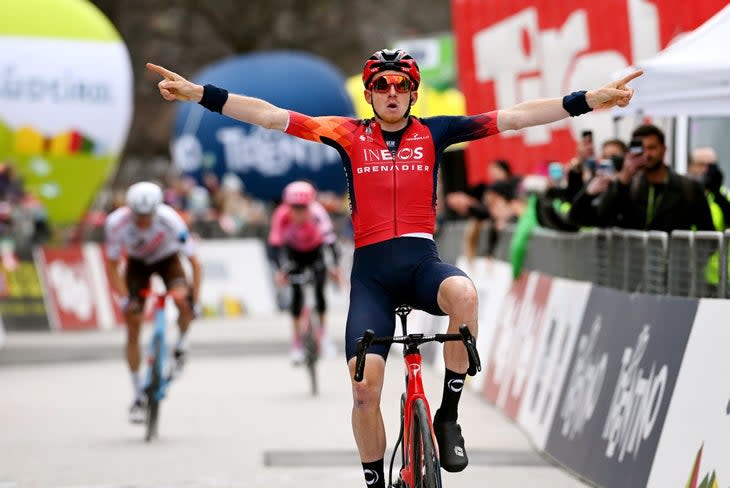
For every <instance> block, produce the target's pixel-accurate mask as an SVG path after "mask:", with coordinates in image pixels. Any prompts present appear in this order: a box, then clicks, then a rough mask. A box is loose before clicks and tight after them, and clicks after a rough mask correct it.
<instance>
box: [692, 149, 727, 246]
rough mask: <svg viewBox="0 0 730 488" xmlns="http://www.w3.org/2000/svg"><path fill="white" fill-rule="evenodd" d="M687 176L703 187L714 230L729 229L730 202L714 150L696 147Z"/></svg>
mask: <svg viewBox="0 0 730 488" xmlns="http://www.w3.org/2000/svg"><path fill="white" fill-rule="evenodd" d="M687 176H689V177H690V178H692V179H694V180H696V181H699V182H700V183H702V185H703V186H704V188H705V196H706V198H707V204H708V205H709V207H710V213H711V215H712V223H713V224H714V226H715V230H717V231H720V232H722V231H724V230H725V229H727V228H728V227H730V201H728V191H727V188H725V187H724V186H723V184H722V183H723V179H724V175H723V173H722V170H720V167H719V166H718V163H717V153H716V152H715V150H714V149H713V148H711V147H698V148H697V149H695V150H694V151H692V154H691V155H690V160H689V164H688V165H687Z"/></svg>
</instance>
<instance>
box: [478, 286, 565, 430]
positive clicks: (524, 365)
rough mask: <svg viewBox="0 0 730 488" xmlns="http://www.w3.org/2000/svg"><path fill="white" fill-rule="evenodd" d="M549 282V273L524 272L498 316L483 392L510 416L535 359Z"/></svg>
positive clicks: (515, 412) (516, 408) (523, 390)
mask: <svg viewBox="0 0 730 488" xmlns="http://www.w3.org/2000/svg"><path fill="white" fill-rule="evenodd" d="M551 284H552V278H551V277H549V276H544V275H540V274H538V273H523V275H522V276H521V277H520V278H519V279H518V280H517V281H515V282H514V283H513V285H512V288H511V289H510V291H509V293H508V294H507V296H506V297H505V299H504V301H503V302H502V306H501V308H500V311H499V314H498V316H497V329H496V331H495V333H494V339H493V340H492V347H491V351H490V354H489V355H488V360H487V370H486V380H485V384H484V393H485V396H486V397H487V399H488V400H489V401H491V402H493V403H494V404H496V405H497V406H498V407H500V408H501V409H502V410H503V411H504V413H506V414H507V415H508V416H509V417H510V418H512V419H516V418H517V414H518V413H519V410H520V405H521V403H522V399H523V397H524V395H525V390H526V386H527V383H528V380H529V379H530V374H531V373H532V369H533V366H534V363H535V358H536V352H537V349H538V346H539V339H540V333H541V330H542V326H543V315H544V314H545V307H546V305H547V301H548V297H549V295H550V286H551Z"/></svg>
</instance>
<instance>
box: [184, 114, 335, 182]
mask: <svg viewBox="0 0 730 488" xmlns="http://www.w3.org/2000/svg"><path fill="white" fill-rule="evenodd" d="M216 139H217V140H218V142H220V143H221V146H222V148H223V158H224V161H225V164H226V168H227V169H228V170H229V171H234V172H241V173H247V172H249V171H257V172H259V173H261V174H262V175H263V176H281V175H285V174H287V173H289V171H291V169H292V168H294V167H298V168H302V169H306V170H310V171H320V170H321V169H322V168H323V167H325V166H329V165H333V164H340V162H341V160H340V156H339V154H337V151H336V150H335V149H333V148H331V147H329V146H326V145H324V144H317V143H315V142H311V141H305V140H302V139H299V138H296V137H290V136H288V135H286V134H284V133H283V132H281V131H278V130H271V129H264V128H263V127H259V126H252V128H251V130H250V131H248V132H247V131H245V130H243V129H242V128H241V127H222V128H220V129H218V131H217V132H216ZM173 155H174V158H175V164H176V165H178V166H179V167H180V168H182V169H184V170H185V171H194V170H196V169H198V168H200V167H201V165H202V164H203V159H204V157H203V156H204V155H203V146H202V144H201V142H200V141H199V140H198V139H197V138H196V137H194V136H189V135H188V136H182V137H180V138H179V139H177V140H176V141H175V143H174V145H173Z"/></svg>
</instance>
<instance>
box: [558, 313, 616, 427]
mask: <svg viewBox="0 0 730 488" xmlns="http://www.w3.org/2000/svg"><path fill="white" fill-rule="evenodd" d="M600 332H601V317H600V316H598V317H596V320H595V321H594V322H593V325H592V326H591V330H590V332H589V333H588V334H587V335H586V334H583V335H581V336H580V338H579V339H578V349H577V352H576V361H575V367H574V368H573V372H572V373H571V375H570V380H569V381H568V386H567V391H566V395H565V401H564V402H563V407H562V408H561V410H560V420H561V421H562V427H561V429H560V433H561V434H562V436H563V437H567V438H568V439H573V438H575V437H576V435H578V434H581V433H582V432H583V428H584V427H585V425H586V423H588V421H589V420H590V419H591V417H592V416H593V411H594V410H595V408H596V404H597V403H598V398H599V396H600V395H601V389H602V388H603V381H604V379H605V377H606V367H607V365H608V354H607V353H603V354H599V353H598V352H597V351H596V343H597V341H598V336H599V334H600Z"/></svg>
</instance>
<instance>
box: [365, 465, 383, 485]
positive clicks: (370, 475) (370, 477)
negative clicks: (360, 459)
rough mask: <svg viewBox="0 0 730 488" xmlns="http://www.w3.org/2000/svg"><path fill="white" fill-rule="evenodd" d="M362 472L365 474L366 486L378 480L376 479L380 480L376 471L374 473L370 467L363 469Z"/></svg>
mask: <svg viewBox="0 0 730 488" xmlns="http://www.w3.org/2000/svg"><path fill="white" fill-rule="evenodd" d="M363 473H364V474H365V484H367V485H368V486H370V485H374V484H375V483H377V482H378V480H380V476H378V473H376V472H375V471H373V470H372V469H364V470H363Z"/></svg>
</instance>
